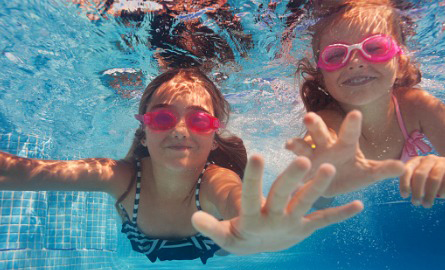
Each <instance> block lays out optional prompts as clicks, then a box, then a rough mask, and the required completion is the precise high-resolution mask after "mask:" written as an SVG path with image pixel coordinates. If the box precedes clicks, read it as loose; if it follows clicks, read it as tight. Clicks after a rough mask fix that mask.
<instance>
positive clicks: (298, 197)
mask: <svg viewBox="0 0 445 270" xmlns="http://www.w3.org/2000/svg"><path fill="white" fill-rule="evenodd" d="M334 175H335V168H334V166H332V165H330V164H322V165H321V166H320V168H319V169H318V170H317V173H316V175H315V177H314V178H313V179H312V180H311V181H309V182H307V183H306V184H304V186H302V187H301V188H300V189H299V190H298V192H297V193H296V194H295V195H294V196H293V198H292V199H291V201H290V203H289V206H288V212H289V213H291V214H292V215H293V216H296V217H301V216H303V215H304V214H305V213H307V211H309V209H311V207H312V205H313V204H314V202H315V201H316V200H317V199H318V198H319V197H320V196H321V195H323V193H324V192H325V190H326V189H327V188H328V186H329V184H330V183H331V180H332V178H333V177H334Z"/></svg>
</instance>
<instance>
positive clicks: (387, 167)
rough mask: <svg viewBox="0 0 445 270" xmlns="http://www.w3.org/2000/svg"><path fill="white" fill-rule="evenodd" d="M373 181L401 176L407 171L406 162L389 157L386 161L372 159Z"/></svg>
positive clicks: (370, 162)
mask: <svg viewBox="0 0 445 270" xmlns="http://www.w3.org/2000/svg"><path fill="white" fill-rule="evenodd" d="M369 164H370V166H371V168H372V169H371V178H372V179H371V181H372V182H377V181H379V180H383V179H387V178H394V177H399V176H400V175H402V174H403V173H404V172H405V164H403V162H402V161H400V160H394V159H388V160H384V161H376V160H370V161H369Z"/></svg>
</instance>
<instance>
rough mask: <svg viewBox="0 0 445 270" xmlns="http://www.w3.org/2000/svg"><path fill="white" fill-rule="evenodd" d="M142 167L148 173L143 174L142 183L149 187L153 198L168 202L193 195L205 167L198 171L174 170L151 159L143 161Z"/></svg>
mask: <svg viewBox="0 0 445 270" xmlns="http://www.w3.org/2000/svg"><path fill="white" fill-rule="evenodd" d="M141 166H142V167H143V170H144V169H146V170H145V172H148V173H142V181H143V182H144V183H145V184H146V186H148V187H149V190H150V193H151V195H152V196H156V197H162V198H165V199H168V200H173V199H179V200H182V199H186V198H188V197H189V196H190V194H191V193H193V191H194V188H195V186H196V182H197V180H198V177H199V175H200V173H201V171H202V169H203V168H204V165H203V166H202V167H200V168H196V169H183V170H177V169H172V168H169V167H167V166H165V165H164V164H157V163H156V162H154V161H153V160H152V159H151V158H146V159H143V160H142V163H141Z"/></svg>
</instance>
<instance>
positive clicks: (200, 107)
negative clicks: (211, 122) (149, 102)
mask: <svg viewBox="0 0 445 270" xmlns="http://www.w3.org/2000/svg"><path fill="white" fill-rule="evenodd" d="M170 107H173V106H172V105H170V104H165V103H160V104H156V105H154V106H153V107H151V110H154V109H158V108H170ZM187 109H188V110H197V111H203V112H206V113H208V114H211V113H210V112H209V111H207V110H206V109H204V107H202V106H199V105H193V106H188V107H187Z"/></svg>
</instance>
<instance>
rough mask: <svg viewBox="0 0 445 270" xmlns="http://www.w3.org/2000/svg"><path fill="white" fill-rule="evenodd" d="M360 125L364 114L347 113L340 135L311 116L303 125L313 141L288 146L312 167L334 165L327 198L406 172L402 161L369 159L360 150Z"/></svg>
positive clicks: (297, 140)
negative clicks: (334, 173) (333, 173)
mask: <svg viewBox="0 0 445 270" xmlns="http://www.w3.org/2000/svg"><path fill="white" fill-rule="evenodd" d="M361 122H362V114H361V113H360V112H359V111H352V112H350V113H348V115H347V116H346V117H345V120H344V121H343V123H342V124H341V127H340V130H339V133H338V136H337V134H334V132H332V131H330V130H329V129H328V127H327V126H326V124H325V123H324V121H323V119H322V118H321V117H320V116H318V115H317V114H315V113H308V114H307V115H306V116H305V117H304V123H305V125H306V127H307V130H308V134H309V135H310V137H311V141H307V140H305V139H302V138H294V139H292V140H289V141H288V142H287V143H286V148H287V149H288V150H291V151H292V152H294V153H295V154H297V155H302V156H306V157H308V158H309V159H310V160H311V161H312V165H313V168H316V167H317V166H319V165H320V164H322V163H324V162H329V163H331V164H332V165H334V166H335V168H336V169H337V173H336V175H335V177H334V179H333V180H332V182H331V185H330V186H329V187H328V188H327V189H326V192H325V193H324V194H323V195H324V196H326V197H332V196H335V195H338V194H343V193H347V192H351V191H355V190H358V189H360V188H364V187H366V186H368V185H370V184H373V183H375V182H377V181H379V180H382V179H385V178H390V177H397V176H400V175H402V174H403V172H404V164H403V162H401V161H399V160H382V161H377V160H370V159H366V157H365V156H364V155H363V152H362V151H361V150H360V147H359V138H360V134H361ZM313 173H314V172H312V173H309V175H313Z"/></svg>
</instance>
